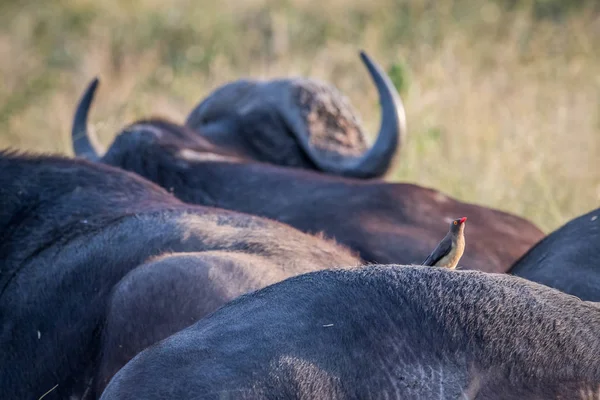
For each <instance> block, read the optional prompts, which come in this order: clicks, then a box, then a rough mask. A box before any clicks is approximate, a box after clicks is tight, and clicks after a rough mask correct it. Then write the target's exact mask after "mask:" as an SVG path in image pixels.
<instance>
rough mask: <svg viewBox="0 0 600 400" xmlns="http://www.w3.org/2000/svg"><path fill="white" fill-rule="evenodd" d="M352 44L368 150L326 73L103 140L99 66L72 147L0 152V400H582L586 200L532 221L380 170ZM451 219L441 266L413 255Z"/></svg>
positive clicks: (387, 119)
mask: <svg viewBox="0 0 600 400" xmlns="http://www.w3.org/2000/svg"><path fill="white" fill-rule="evenodd" d="M360 56H361V59H362V61H363V62H364V64H365V66H366V69H367V70H368V72H369V74H370V76H371V78H372V80H373V82H374V85H375V87H376V88H377V91H378V94H379V101H380V106H381V124H380V129H379V132H378V134H377V136H376V139H375V141H374V143H373V144H372V145H371V146H369V145H368V144H367V141H366V138H367V137H368V135H366V134H365V132H364V130H363V128H362V127H361V126H360V123H359V122H358V119H357V118H356V116H355V115H354V113H353V110H352V108H351V107H350V105H349V103H348V101H347V100H346V98H345V97H344V96H343V95H342V94H340V93H339V92H338V91H337V90H336V89H335V88H334V87H332V86H331V85H329V84H326V83H323V82H320V81H317V80H314V79H308V78H286V79H283V78H282V79H273V80H252V79H244V80H237V81H233V82H230V83H227V84H225V85H223V86H221V87H220V88H218V89H217V90H215V91H213V92H212V93H211V94H209V95H208V97H207V98H205V99H204V100H203V101H202V102H201V103H200V104H199V105H198V106H197V107H195V108H194V109H193V110H192V111H191V112H190V114H189V116H188V117H187V119H186V121H185V122H184V123H183V124H180V123H176V122H172V121H168V120H165V119H158V118H149V119H144V120H139V121H136V122H134V123H132V124H130V125H128V126H127V127H125V128H124V129H123V130H122V131H121V132H120V133H118V134H117V135H116V137H115V139H114V141H113V142H112V144H111V145H110V146H109V147H108V148H107V149H101V146H100V145H99V144H98V140H97V138H96V137H95V136H94V134H93V133H92V132H90V131H89V130H88V122H87V121H88V114H89V111H90V108H91V105H92V102H93V98H94V95H95V92H96V89H97V87H98V80H97V79H95V80H93V81H92V82H91V84H90V85H89V86H88V88H87V89H86V91H85V93H84V94H83V96H82V97H81V100H80V102H79V104H78V105H77V109H76V111H75V116H74V121H73V128H72V138H73V149H74V153H75V157H67V156H60V155H48V154H32V153H28V152H23V151H17V150H12V149H5V150H3V151H2V152H0V200H1V207H0V399H1V400H13V399H15V400H16V399H19V400H20V399H27V400H29V399H32V400H40V399H43V400H55V399H68V400H91V399H101V400H112V399H119V400H130V399H131V400H132V399H148V400H158V399H175V400H192V399H194V400H199V399H307V400H308V399H478V400H479V399H481V400H483V399H486V400H487V399H540V400H542V399H598V398H600V209H597V210H594V211H591V212H589V213H588V214H585V215H582V216H580V217H578V218H576V219H574V220H572V221H570V222H569V223H567V224H566V225H564V226H563V227H561V228H560V229H558V230H556V231H555V232H553V233H551V234H549V235H545V234H544V233H543V232H542V231H541V230H540V229H538V228H537V227H536V226H535V225H534V224H532V223H531V222H529V221H527V220H525V219H523V218H520V217H518V216H515V215H512V214H509V213H506V212H502V211H499V210H495V209H492V208H488V207H483V206H479V205H475V204H469V203H465V202H461V201H458V200H456V199H453V198H452V197H449V196H448V195H445V194H443V193H441V192H439V191H436V190H433V189H430V188H424V187H421V186H418V185H414V184H405V183H390V182H387V181H385V180H384V177H385V176H386V174H387V173H388V172H389V171H391V170H392V169H393V168H394V166H395V165H396V163H397V162H401V161H399V160H398V154H399V150H400V148H401V145H402V143H403V141H404V139H405V137H406V134H407V128H406V125H407V124H406V121H405V113H404V108H403V104H402V101H401V99H400V96H399V95H398V93H397V91H396V89H395V88H394V86H393V84H392V83H391V81H390V79H389V77H388V76H387V75H386V74H385V72H383V70H382V69H381V68H380V66H378V65H377V64H376V63H375V62H374V61H373V60H372V59H371V58H370V57H369V56H368V55H367V54H365V53H364V52H361V53H360ZM463 216H465V217H468V224H466V228H464V226H463V227H462V228H461V234H462V229H464V238H465V242H466V246H465V247H464V254H462V258H460V261H459V265H458V267H457V268H456V269H453V268H444V267H439V266H429V265H433V264H431V263H427V262H424V260H431V256H430V257H428V256H429V255H430V254H433V253H432V250H434V249H437V251H438V252H439V249H440V248H441V247H440V246H441V245H440V246H438V244H439V243H440V240H441V239H442V238H444V235H446V234H447V233H448V224H451V223H452V221H453V220H455V219H456V218H459V217H463ZM460 221H461V223H463V222H464V221H465V218H462V219H461V220H460ZM442 243H443V242H442ZM436 246H438V247H437V248H436ZM461 252H462V248H461Z"/></svg>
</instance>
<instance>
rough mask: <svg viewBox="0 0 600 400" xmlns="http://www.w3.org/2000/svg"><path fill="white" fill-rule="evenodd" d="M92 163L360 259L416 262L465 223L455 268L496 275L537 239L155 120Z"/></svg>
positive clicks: (453, 207)
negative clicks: (252, 154) (338, 246)
mask: <svg viewBox="0 0 600 400" xmlns="http://www.w3.org/2000/svg"><path fill="white" fill-rule="evenodd" d="M95 88H96V86H95V85H94V84H92V85H91V86H90V87H88V89H87V91H86V92H85V94H84V96H83V97H82V101H81V102H80V105H79V107H78V109H77V112H76V114H77V116H78V117H77V118H76V121H77V120H78V119H79V121H80V122H79V123H77V122H76V123H74V128H73V132H74V134H76V133H77V132H79V131H80V128H77V126H78V125H80V126H81V125H83V126H85V121H86V120H87V115H88V112H89V107H90V105H91V101H92V98H93V96H94V90H95ZM84 130H85V129H84ZM100 161H101V162H103V163H106V164H109V165H113V166H117V167H120V168H123V169H126V170H128V171H132V172H135V173H137V174H139V175H141V176H143V177H145V178H147V179H149V180H151V181H153V182H155V183H157V184H159V185H160V186H162V187H164V188H166V189H168V190H169V191H171V192H173V193H174V194H175V195H176V196H177V197H178V198H180V199H182V200H183V201H185V202H188V203H195V204H201V205H209V206H216V207H220V208H225V209H230V210H236V211H241V212H245V213H249V214H254V215H259V216H263V217H267V218H271V219H275V220H278V221H281V222H284V223H287V224H289V225H291V226H293V227H295V228H297V229H300V230H302V231H303V232H308V233H318V232H324V233H325V234H326V236H328V237H331V238H334V239H335V240H337V241H338V242H339V243H342V244H344V245H346V246H348V247H350V248H352V249H354V250H355V251H357V252H359V254H360V256H361V258H363V259H364V260H365V261H367V262H374V263H380V264H390V263H399V264H412V263H415V264H420V263H421V262H422V260H424V259H425V258H426V257H427V255H429V254H430V253H431V251H432V250H433V249H434V248H435V247H436V245H437V244H438V243H439V240H440V238H442V237H444V235H445V234H446V233H447V226H448V225H447V223H449V222H450V221H451V220H453V219H455V218H456V217H457V216H468V218H469V228H468V232H467V237H466V242H467V250H466V251H465V253H464V255H463V257H462V258H461V261H460V264H459V267H462V268H467V269H479V270H485V271H487V272H506V271H507V270H508V268H509V267H510V266H511V265H512V264H513V263H514V261H515V260H516V259H518V258H519V257H520V256H522V255H523V254H524V253H525V252H526V251H527V250H528V249H529V248H531V246H533V245H534V244H535V243H537V242H538V241H539V240H541V239H542V237H543V236H544V234H543V232H542V231H540V230H539V229H538V228H537V227H536V226H535V225H533V224H532V223H531V222H529V221H527V220H525V219H523V218H519V217H517V216H515V215H512V214H509V213H506V212H501V211H499V210H494V209H490V208H487V207H482V206H479V205H476V204H469V203H464V202H460V201H458V200H456V199H453V198H451V197H448V196H446V195H444V194H442V193H440V192H438V191H435V190H431V189H427V188H423V187H419V186H417V185H412V184H402V183H394V184H391V183H386V182H382V181H380V180H371V181H365V180H359V179H350V178H344V177H338V176H331V175H326V174H322V173H317V172H314V171H309V170H304V169H298V168H285V167H279V166H275V165H269V164H265V163H258V162H254V161H248V160H245V159H240V158H238V157H237V156H236V155H235V154H231V153H228V152H227V151H225V150H223V149H221V148H219V147H216V146H214V145H213V144H212V143H209V142H208V141H207V140H206V139H204V138H203V137H201V136H198V135H196V134H195V133H194V132H193V131H191V130H190V129H189V128H186V127H184V126H181V125H177V124H174V123H171V122H168V121H164V120H157V119H151V120H146V121H138V122H136V123H134V124H131V125H130V126H128V127H127V128H126V129H125V130H124V131H123V132H121V133H120V134H119V135H117V137H116V138H115V141H114V142H113V143H112V144H111V146H110V148H109V149H108V151H107V152H106V153H105V154H104V155H103V157H102V158H101V160H100Z"/></svg>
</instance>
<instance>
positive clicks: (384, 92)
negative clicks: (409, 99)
mask: <svg viewBox="0 0 600 400" xmlns="http://www.w3.org/2000/svg"><path fill="white" fill-rule="evenodd" d="M360 58H361V59H362V61H363V63H364V64H365V66H366V67H367V70H368V71H369V74H370V75H371V79H372V80H373V82H374V83H375V86H376V87H377V92H378V93H379V102H380V103H381V124H380V128H379V133H378V134H377V139H376V141H375V143H374V144H373V146H372V147H371V148H370V149H369V150H368V151H366V152H365V153H364V154H362V155H361V156H358V157H344V158H343V159H341V160H339V159H338V160H332V159H328V158H324V157H322V156H321V157H320V156H319V154H317V153H316V152H315V149H313V148H312V146H311V145H310V143H309V138H310V135H309V132H308V131H307V129H308V128H307V126H306V124H305V123H304V121H302V120H301V119H300V115H299V114H296V115H288V117H290V118H291V119H292V121H291V122H292V124H293V125H294V127H293V128H294V129H292V131H295V132H298V133H300V134H299V135H298V139H299V142H300V145H301V147H302V149H303V150H304V151H305V153H306V154H307V155H308V156H309V157H310V159H311V160H312V161H313V162H314V163H315V164H316V165H317V167H319V169H321V170H322V171H328V172H332V173H334V174H338V175H344V176H352V177H357V178H371V177H376V176H381V175H383V174H384V173H385V172H386V171H387V169H388V168H389V166H390V165H391V163H392V161H393V159H394V155H395V154H396V153H397V151H399V148H400V147H401V144H402V141H403V140H404V137H405V135H406V114H405V111H404V105H403V104H402V100H401V99H400V95H399V94H398V92H397V91H396V88H395V87H394V84H393V83H392V82H391V80H390V78H389V77H388V76H387V75H386V74H385V72H383V70H382V69H381V67H380V66H379V65H377V64H376V63H375V62H374V61H373V60H372V59H371V57H369V56H368V55H367V54H366V53H365V52H364V51H361V52H360Z"/></svg>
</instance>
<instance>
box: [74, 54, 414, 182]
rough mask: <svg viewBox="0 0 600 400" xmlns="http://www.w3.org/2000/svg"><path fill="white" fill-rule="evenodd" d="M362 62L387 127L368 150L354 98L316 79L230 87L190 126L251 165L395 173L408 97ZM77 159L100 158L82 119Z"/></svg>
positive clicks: (364, 174) (201, 108)
mask: <svg viewBox="0 0 600 400" xmlns="http://www.w3.org/2000/svg"><path fill="white" fill-rule="evenodd" d="M360 56H361V59H362V61H363V62H364V64H365V66H366V67H367V69H368V71H369V73H370V75H371V78H372V79H373V82H374V83H375V86H376V87H377V90H378V93H379V99H380V103H381V114H382V119H381V127H380V130H379V133H378V134H377V136H376V141H375V143H374V144H373V146H372V147H371V148H370V149H368V148H367V142H366V140H365V134H364V132H363V129H362V127H361V126H360V123H359V121H358V120H357V118H356V117H355V113H354V111H353V110H352V107H351V106H350V104H349V102H348V100H347V99H346V98H345V97H344V96H343V95H342V94H341V93H340V92H339V91H338V90H337V89H336V88H335V87H333V86H331V85H329V84H326V83H324V82H320V81H317V80H315V79H307V78H286V79H273V80H268V81H258V80H250V79H245V80H237V81H234V82H230V83H228V84H226V85H223V86H221V87H219V88H218V89H216V90H215V91H214V92H213V93H211V94H210V95H209V96H208V97H207V98H206V99H205V100H203V101H202V102H201V103H200V104H199V105H198V106H197V107H196V108H195V109H194V110H193V111H192V112H191V113H190V115H189V116H188V118H187V121H186V125H187V126H188V127H190V128H192V129H193V130H194V131H196V132H197V133H198V134H199V135H201V136H202V137H204V138H205V139H206V140H207V141H208V142H209V143H211V144H213V145H215V146H217V147H219V148H221V149H223V150H224V151H227V152H228V153H230V154H235V155H236V156H237V157H239V158H242V159H247V160H254V161H260V162H265V163H270V164H276V165H281V166H288V167H295V168H303V169H312V170H317V171H321V172H324V173H327V174H332V175H341V176H350V177H356V178H374V177H381V176H383V175H384V174H385V173H386V172H388V171H389V170H390V169H391V166H392V164H393V161H394V158H395V155H396V154H397V153H398V151H399V147H400V144H401V142H402V140H403V138H404V136H405V135H406V117H405V113H404V107H403V105H402V101H401V100H400V97H399V95H398V93H397V91H396V89H395V87H394V85H393V84H392V82H391V81H390V79H389V78H388V77H387V75H386V74H385V72H384V71H383V70H382V69H381V68H380V67H379V66H378V65H377V64H375V62H374V61H373V60H371V58H370V57H369V56H368V55H366V54H365V53H364V52H361V53H360ZM76 121H81V122H80V123H78V125H77V126H78V134H77V135H76V136H75V137H76V140H75V142H74V149H75V154H76V155H78V156H85V157H86V158H89V159H98V157H99V156H98V154H99V153H101V150H99V149H100V147H99V146H98V141H97V139H96V138H95V137H94V136H93V135H92V134H90V133H88V132H87V131H86V124H85V123H83V121H82V119H81V118H80V119H77V118H76Z"/></svg>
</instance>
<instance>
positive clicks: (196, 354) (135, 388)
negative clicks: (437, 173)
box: [101, 266, 600, 400]
mask: <svg viewBox="0 0 600 400" xmlns="http://www.w3.org/2000/svg"><path fill="white" fill-rule="evenodd" d="M598 354H600V308H599V307H598V306H597V305H594V304H593V303H585V302H582V301H580V300H579V299H577V298H575V297H573V296H568V295H565V294H563V293H560V292H558V291H556V290H553V289H550V288H547V287H545V286H542V285H538V284H535V283H531V282H528V281H526V280H524V279H520V278H516V277H512V276H508V275H498V274H485V273H481V272H476V271H449V270H446V269H442V268H431V267H420V266H419V267H417V266H370V267H368V268H364V267H363V268H358V269H355V270H345V271H343V270H337V271H319V272H315V273H309V274H306V275H302V276H297V277H293V278H290V279H288V280H285V281H283V282H280V283H277V284H274V285H272V286H269V287H267V288H264V289H262V290H260V291H257V292H254V293H251V294H248V295H245V296H242V297H241V298H238V299H236V300H234V301H232V302H230V303H228V304H227V305H225V306H224V307H222V308H221V309H219V310H218V311H216V312H215V313H213V314H212V315H210V316H209V317H207V318H205V319H204V320H201V321H199V322H197V323H195V324H194V325H192V326H191V327H189V328H188V329H185V330H183V331H180V332H178V333H176V334H175V335H173V336H171V337H169V338H167V339H166V340H164V341H162V342H161V343H158V344H157V345H155V346H153V347H151V348H148V349H147V350H145V351H143V352H142V353H140V354H139V355H138V356H137V357H136V358H134V359H133V360H132V361H131V362H129V363H128V364H127V365H126V366H125V367H124V368H123V369H121V370H120V371H119V372H118V373H117V374H116V375H115V377H114V378H113V380H112V381H111V382H110V383H109V385H108V387H107V389H106V391H105V393H104V394H103V396H102V398H101V400H133V399H144V400H154V399H156V400H158V399H173V400H192V399H194V400H195V399H203V400H209V399H215V400H216V399H257V400H260V399H273V400H275V399H278V400H284V399H311V400H318V399H333V400H337V399H340V400H341V399H345V400H346V399H356V400H358V399H390V398H393V399H427V400H430V399H477V400H480V399H486V400H492V399H494V400H495V399H498V400H506V399H519V400H521V399H539V400H548V399H557V398H563V399H578V398H597V397H596V396H599V395H600V358H599V357H598ZM586 395H587V396H589V397H586ZM592 396H594V397H592Z"/></svg>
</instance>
